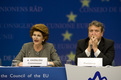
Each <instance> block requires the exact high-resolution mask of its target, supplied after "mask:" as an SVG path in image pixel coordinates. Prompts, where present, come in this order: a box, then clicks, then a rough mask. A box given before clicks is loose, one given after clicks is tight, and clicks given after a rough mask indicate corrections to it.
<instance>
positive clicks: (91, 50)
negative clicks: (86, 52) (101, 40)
mask: <svg viewBox="0 0 121 80" xmlns="http://www.w3.org/2000/svg"><path fill="white" fill-rule="evenodd" d="M90 52H91V57H94V51H93V49H92V44H90Z"/></svg>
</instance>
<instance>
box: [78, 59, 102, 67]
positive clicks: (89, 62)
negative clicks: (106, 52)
mask: <svg viewBox="0 0 121 80" xmlns="http://www.w3.org/2000/svg"><path fill="white" fill-rule="evenodd" d="M102 63H103V62H102V58H78V63H77V66H102Z"/></svg>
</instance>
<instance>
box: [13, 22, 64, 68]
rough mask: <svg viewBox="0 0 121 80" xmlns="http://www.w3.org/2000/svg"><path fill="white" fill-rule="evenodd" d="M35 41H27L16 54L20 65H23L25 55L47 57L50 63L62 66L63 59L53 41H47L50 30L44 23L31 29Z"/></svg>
mask: <svg viewBox="0 0 121 80" xmlns="http://www.w3.org/2000/svg"><path fill="white" fill-rule="evenodd" d="M30 36H31V38H32V39H33V42H29V43H25V44H24V45H23V47H22V49H21V51H20V52H19V54H18V55H17V56H16V58H15V60H17V64H18V66H23V57H47V58H48V64H49V65H52V66H61V65H62V64H61V61H60V58H59V56H58V54H57V53H56V50H55V48H54V46H53V44H51V43H47V42H46V41H47V40H48V37H49V30H48V28H47V27H46V26H45V25H44V24H36V25H34V26H32V28H31V30H30Z"/></svg>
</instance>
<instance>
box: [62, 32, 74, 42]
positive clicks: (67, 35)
mask: <svg viewBox="0 0 121 80" xmlns="http://www.w3.org/2000/svg"><path fill="white" fill-rule="evenodd" d="M62 36H63V37H64V41H65V40H69V41H70V40H71V39H70V37H71V36H72V34H71V33H69V32H68V31H66V33H65V34H64V33H63V34H62Z"/></svg>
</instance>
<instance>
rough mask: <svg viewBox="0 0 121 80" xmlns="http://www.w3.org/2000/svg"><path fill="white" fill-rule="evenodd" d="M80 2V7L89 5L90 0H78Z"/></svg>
mask: <svg viewBox="0 0 121 80" xmlns="http://www.w3.org/2000/svg"><path fill="white" fill-rule="evenodd" d="M80 1H81V3H82V7H84V6H86V7H89V3H90V0H80Z"/></svg>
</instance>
